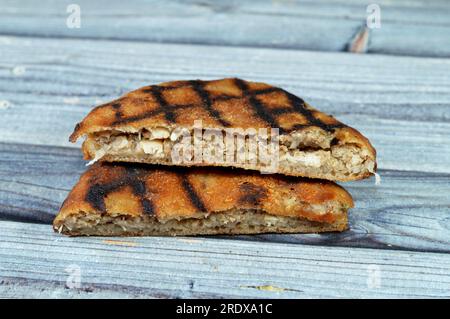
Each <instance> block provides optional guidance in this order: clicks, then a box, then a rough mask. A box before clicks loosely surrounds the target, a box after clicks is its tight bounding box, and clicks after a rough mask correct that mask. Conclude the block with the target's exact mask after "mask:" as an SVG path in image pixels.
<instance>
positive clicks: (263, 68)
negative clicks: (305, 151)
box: [0, 37, 450, 173]
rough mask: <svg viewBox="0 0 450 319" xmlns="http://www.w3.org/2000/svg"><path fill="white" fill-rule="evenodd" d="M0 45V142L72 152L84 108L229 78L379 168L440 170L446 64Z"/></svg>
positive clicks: (102, 45) (66, 43)
mask: <svg viewBox="0 0 450 319" xmlns="http://www.w3.org/2000/svg"><path fill="white" fill-rule="evenodd" d="M0 46H1V51H0V52H1V53H0V100H2V101H3V103H4V104H5V105H6V106H5V107H3V108H1V107H0V114H1V116H0V130H1V132H2V134H1V135H0V142H8V143H25V144H40V145H54V146H69V147H73V146H75V145H72V144H71V143H69V142H68V138H67V137H68V136H69V135H70V133H71V132H72V130H73V127H74V125H75V123H76V122H78V121H79V120H81V119H82V118H83V117H84V116H85V115H86V114H87V112H88V111H89V109H90V107H91V106H93V105H96V104H99V103H102V102H105V101H108V100H111V99H113V98H117V97H118V96H120V95H121V94H123V93H124V92H126V91H129V90H132V89H135V88H138V87H140V86H143V85H147V84H150V83H158V82H161V81H169V80H175V79H195V78H202V79H210V78H220V77H226V76H239V77H243V78H245V79H249V80H256V81H263V82H269V83H272V84H275V85H279V86H281V87H283V88H286V89H288V90H290V91H292V92H293V93H295V94H298V95H299V96H301V97H303V98H304V99H305V100H306V101H308V102H310V103H311V104H313V105H314V106H316V107H317V108H318V109H320V110H322V111H325V112H328V113H331V114H333V115H335V116H336V117H337V118H338V119H340V120H342V121H343V122H345V123H347V124H349V125H351V126H354V127H355V128H357V129H358V130H360V131H361V132H362V133H363V134H364V135H366V136H368V137H369V138H370V139H371V141H372V142H373V144H374V146H375V147H376V148H377V149H378V160H379V167H380V168H382V169H391V170H409V171H424V172H434V173H450V165H449V163H450V160H449V158H450V148H449V147H445V145H448V137H449V136H450V122H449V120H450V113H449V112H448V103H449V101H450V77H449V76H448V74H450V60H448V59H425V58H407V57H404V58H399V57H393V56H375V55H351V54H344V53H317V52H315V53H311V52H305V51H291V50H271V49H257V48H253V49H250V48H226V47H213V46H188V45H169V44H147V43H132V42H115V41H90V40H61V39H59V40H55V39H36V38H17V37H0ZM24 48H25V49H24ZM78 146H79V144H77V145H76V147H78Z"/></svg>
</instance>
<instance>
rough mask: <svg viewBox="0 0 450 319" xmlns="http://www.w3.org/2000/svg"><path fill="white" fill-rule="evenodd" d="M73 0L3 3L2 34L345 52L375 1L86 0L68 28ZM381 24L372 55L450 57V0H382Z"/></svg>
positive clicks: (370, 50) (373, 37)
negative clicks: (77, 20) (76, 26)
mask: <svg viewBox="0 0 450 319" xmlns="http://www.w3.org/2000/svg"><path fill="white" fill-rule="evenodd" d="M72 2H73V1H69V0H63V1H56V0H42V1H40V5H39V6H38V7H36V6H35V3H34V2H33V1H32V0H26V1H21V2H20V5H18V4H17V2H16V1H14V0H1V1H0V7H1V8H2V10H1V11H0V33H1V34H9V35H18V36H43V37H59V38H61V37H73V38H100V39H120V40H137V41H150V42H164V43H197V44H215V45H230V46H259V47H276V48H291V49H302V50H319V51H343V50H345V48H346V47H347V46H348V44H349V42H350V41H351V39H352V36H353V35H354V34H355V33H356V32H357V30H358V29H359V28H360V27H361V26H362V25H364V24H365V22H366V18H367V12H366V10H367V5H369V4H371V3H373V1H370V0H350V1H334V0H319V1H310V0H306V1H296V0H275V1H274V0H264V1H252V0H244V1H242V0H239V1H238V0H233V1H227V2H226V3H223V2H222V1H217V0H202V1H200V0H191V1H162V0H159V1H144V0H130V1H126V2H123V1H106V0H101V1H95V2H93V1H88V0H79V1H77V2H76V3H77V4H79V5H80V8H81V14H82V15H81V28H79V29H70V28H68V27H67V26H66V19H67V17H68V16H69V13H67V12H66V8H67V5H69V4H71V3H72ZM376 3H377V4H378V5H379V6H380V8H381V28H380V29H374V30H373V32H372V33H371V39H370V42H369V45H368V48H367V52H368V53H386V54H402V55H417V56H437V57H448V56H450V43H449V41H448V34H449V33H450V22H449V21H450V4H449V3H448V2H446V1H444V0H440V1H432V2H430V1H425V0H418V1H412V0H397V1H394V2H393V1H389V0H380V1H377V2H376Z"/></svg>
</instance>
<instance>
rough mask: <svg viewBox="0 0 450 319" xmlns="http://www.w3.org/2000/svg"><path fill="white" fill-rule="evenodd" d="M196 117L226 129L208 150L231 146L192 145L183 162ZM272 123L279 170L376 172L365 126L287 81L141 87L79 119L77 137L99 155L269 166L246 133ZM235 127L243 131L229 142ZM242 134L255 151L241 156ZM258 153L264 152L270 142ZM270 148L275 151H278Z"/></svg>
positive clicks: (330, 175)
mask: <svg viewBox="0 0 450 319" xmlns="http://www.w3.org/2000/svg"><path fill="white" fill-rule="evenodd" d="M196 120H197V121H201V123H202V125H203V127H207V128H212V129H214V130H216V131H217V132H219V134H220V135H219V136H218V137H217V136H216V137H215V139H216V140H215V143H213V142H214V140H213V138H211V142H208V141H206V142H204V139H203V140H202V142H201V143H203V144H201V145H202V147H203V150H201V151H203V152H206V151H207V150H208V149H209V148H214V147H216V146H217V143H218V142H219V143H223V144H222V146H223V145H225V144H226V145H227V146H228V145H231V148H226V151H225V152H224V154H223V155H219V158H218V157H214V158H213V159H212V160H211V158H208V157H205V158H200V159H195V160H192V158H193V157H194V155H193V153H194V152H190V153H189V152H188V151H184V152H181V157H182V158H187V159H188V160H187V161H179V160H177V161H175V160H174V156H173V154H174V152H173V151H174V150H175V148H176V147H177V146H179V143H180V141H181V139H182V138H185V137H186V134H187V136H188V138H189V140H190V139H191V137H192V139H194V143H195V141H196V138H197V137H195V133H194V131H195V121H196ZM270 128H277V129H278V133H279V134H278V136H276V137H274V135H272V133H269V131H267V135H268V136H269V137H268V140H271V142H274V141H275V140H276V143H277V145H278V149H276V155H277V160H276V170H275V171H273V169H272V172H273V173H280V174H285V175H291V176H304V177H310V178H320V179H327V180H337V181H349V180H357V179H362V178H366V177H368V176H370V175H371V174H372V173H374V172H375V169H376V161H375V157H376V155H375V149H374V148H373V147H372V145H371V144H370V142H369V141H368V140H367V138H365V137H364V136H363V135H361V134H360V133H359V132H358V131H357V130H355V129H353V128H351V127H349V126H347V125H345V124H343V123H341V122H339V121H337V120H336V119H335V118H333V117H332V116H330V115H327V114H324V113H322V112H320V111H318V110H315V109H314V108H312V107H311V106H310V105H308V104H307V103H305V102H304V101H303V100H302V99H301V98H299V97H297V96H295V95H293V94H291V93H289V92H287V91H285V90H283V89H281V88H277V87H274V86H271V85H268V84H264V83H256V82H247V81H244V80H241V79H236V78H233V79H221V80H215V81H200V80H194V81H176V82H167V83H162V84H159V85H151V86H146V87H143V88H140V89H138V90H135V91H132V92H130V93H128V94H126V95H124V96H123V97H121V98H119V99H117V100H115V101H112V102H109V103H106V104H104V105H100V106H98V107H96V108H94V109H93V110H92V111H91V112H90V113H89V114H88V115H87V116H86V118H84V120H83V121H82V122H81V123H79V124H77V126H76V128H75V131H74V132H73V134H72V135H71V137H70V140H71V141H72V142H75V141H76V140H77V139H78V138H79V137H80V136H82V135H86V136H87V138H86V140H85V142H84V144H83V153H84V157H85V159H88V160H91V161H92V162H95V161H97V160H102V161H109V162H113V161H123V162H140V163H153V164H166V165H182V166H230V167H240V168H244V169H251V170H260V171H264V170H266V169H267V167H268V166H273V163H272V162H270V158H269V160H262V158H263V157H262V156H256V157H255V156H253V157H252V156H251V154H250V153H251V152H250V147H249V143H247V142H248V140H249V136H250V135H246V134H247V132H249V130H250V131H251V130H252V129H254V130H257V131H258V132H259V130H260V129H270ZM230 129H235V130H237V131H238V133H237V134H236V135H230V136H231V137H232V138H231V139H229V140H227V141H224V139H225V135H226V133H227V130H230ZM239 129H242V130H244V131H239ZM249 134H252V133H249ZM253 134H254V133H253ZM235 137H236V140H235V139H234V138H235ZM238 138H241V141H245V142H246V143H245V145H244V146H243V148H244V149H243V152H244V154H247V155H246V156H241V157H240V158H239V160H238V154H237V152H238V150H242V145H241V146H239V145H238V144H237V143H238V141H237V139H238ZM230 141H231V144H227V143H228V142H230ZM274 150H275V149H274ZM210 152H213V153H214V150H210ZM257 152H260V154H262V149H259V148H258V150H257ZM271 152H272V153H271ZM267 153H268V154H269V155H270V154H272V155H275V151H270V150H269V151H268V152H267ZM258 154H259V153H258ZM227 156H228V157H227ZM224 157H226V159H231V160H226V159H225V158H224ZM267 170H268V171H270V170H269V169H267Z"/></svg>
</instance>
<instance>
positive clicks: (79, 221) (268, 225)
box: [54, 208, 347, 236]
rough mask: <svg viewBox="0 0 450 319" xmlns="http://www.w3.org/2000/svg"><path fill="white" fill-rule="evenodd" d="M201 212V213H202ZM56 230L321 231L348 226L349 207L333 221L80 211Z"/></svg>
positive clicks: (251, 213)
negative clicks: (162, 217)
mask: <svg viewBox="0 0 450 319" xmlns="http://www.w3.org/2000/svg"><path fill="white" fill-rule="evenodd" d="M199 215H201V214H199ZM54 228H55V230H56V231H59V232H60V233H63V234H67V235H72V236H177V235H183V236H188V235H217V234H259V233H320V232H330V231H343V230H345V229H347V214H346V209H344V208H342V214H340V218H339V219H338V220H336V221H334V222H333V223H322V222H314V221H309V220H307V219H304V218H297V217H286V216H274V215H270V214H267V213H264V212H262V211H258V210H253V209H245V210H232V211H227V212H219V213H211V214H209V215H202V217H196V218H185V219H180V220H177V219H171V220H167V221H165V222H160V221H158V220H157V219H156V218H155V217H154V216H149V215H141V216H138V217H130V216H125V215H123V216H120V214H117V216H112V215H104V214H99V213H96V212H84V211H80V212H78V214H72V215H70V216H67V217H66V218H65V219H64V220H63V221H62V220H61V221H60V222H58V223H57V224H55V225H54Z"/></svg>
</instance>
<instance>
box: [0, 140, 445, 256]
mask: <svg viewBox="0 0 450 319" xmlns="http://www.w3.org/2000/svg"><path fill="white" fill-rule="evenodd" d="M85 169H86V167H85V162H84V161H83V160H82V158H81V154H80V152H79V150H78V149H73V148H61V147H48V146H33V145H22V144H17V145H14V144H2V143H0V216H1V217H0V218H2V219H5V220H6V219H7V220H15V221H22V222H36V223H47V224H49V223H51V222H52V220H53V218H54V216H55V215H56V213H57V212H58V209H59V207H60V205H61V203H62V202H63V200H64V198H65V197H66V196H67V194H68V192H69V190H70V189H71V188H72V186H73V185H74V184H75V183H76V181H77V180H78V178H79V176H80V175H81V174H82V173H83V171H84V170H85ZM380 174H381V176H382V183H381V185H378V186H376V185H374V181H373V179H371V180H365V181H358V182H352V183H345V185H343V186H345V188H346V189H348V190H349V192H350V193H351V194H352V195H353V197H354V200H355V204H356V207H355V208H354V209H351V210H350V212H349V216H350V230H349V231H346V232H344V233H338V234H321V235H315V234H305V235H300V234H295V235H275V234H272V235H258V236H240V237H238V238H239V239H242V240H250V241H261V242H281V243H293V244H314V245H327V246H331V245H333V246H347V247H372V248H380V249H402V250H405V249H407V250H418V251H437V252H450V232H449V229H450V219H449V218H448V216H450V197H449V196H448V194H450V174H446V175H442V174H432V173H419V172H401V171H383V170H382V171H381V172H380ZM226 238H233V237H226Z"/></svg>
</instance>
